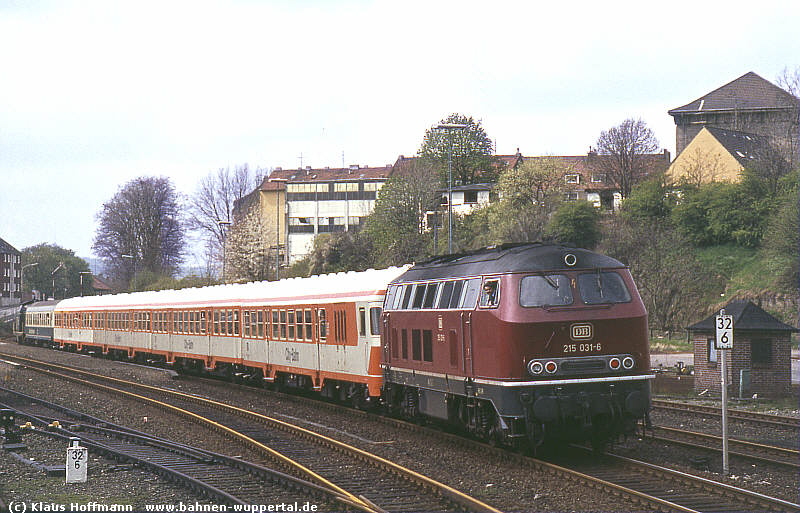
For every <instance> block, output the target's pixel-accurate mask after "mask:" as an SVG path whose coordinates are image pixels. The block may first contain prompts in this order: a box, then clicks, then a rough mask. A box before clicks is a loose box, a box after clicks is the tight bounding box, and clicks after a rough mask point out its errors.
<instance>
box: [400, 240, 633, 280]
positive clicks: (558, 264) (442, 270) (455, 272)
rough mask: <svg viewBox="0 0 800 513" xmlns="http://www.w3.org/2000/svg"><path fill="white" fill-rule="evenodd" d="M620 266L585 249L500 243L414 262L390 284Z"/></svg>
mask: <svg viewBox="0 0 800 513" xmlns="http://www.w3.org/2000/svg"><path fill="white" fill-rule="evenodd" d="M567 255H574V257H575V263H574V265H572V266H568V265H567V264H566V263H565V258H567ZM570 259H571V257H570ZM623 267H625V265H624V264H622V262H620V261H618V260H615V259H613V258H611V257H608V256H605V255H601V254H599V253H595V252H594V251H589V250H587V249H581V248H575V247H571V246H566V245H561V244H546V243H540V242H534V243H527V244H504V245H501V246H491V247H488V248H484V249H480V250H478V251H474V252H471V253H462V254H454V255H444V256H440V257H436V258H433V259H431V260H428V261H426V262H421V263H418V264H416V265H414V266H413V267H412V268H411V269H409V270H408V271H406V272H405V273H404V274H403V275H401V276H399V277H398V278H397V279H396V280H394V282H392V283H399V282H409V281H422V280H436V279H444V278H464V277H469V276H480V275H486V274H502V273H519V272H542V271H564V270H585V269H613V268H623Z"/></svg>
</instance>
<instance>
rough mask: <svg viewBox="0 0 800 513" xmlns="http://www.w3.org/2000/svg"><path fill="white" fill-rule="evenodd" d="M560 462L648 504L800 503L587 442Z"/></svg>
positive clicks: (712, 507)
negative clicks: (595, 448) (599, 451)
mask: <svg viewBox="0 0 800 513" xmlns="http://www.w3.org/2000/svg"><path fill="white" fill-rule="evenodd" d="M571 449H573V450H574V452H570V453H566V452H565V453H562V454H561V455H559V458H558V459H552V460H550V462H551V463H558V464H560V465H563V466H564V467H566V468H568V469H569V470H571V471H572V472H575V473H576V474H579V475H582V476H584V477H583V478H584V479H586V481H587V483H588V484H589V485H590V486H603V487H605V488H607V489H609V490H611V491H612V493H618V494H625V495H627V496H629V497H631V498H632V499H633V500H634V501H636V502H639V503H640V504H642V505H643V506H646V507H648V508H650V507H652V508H655V509H657V510H660V511H682V512H706V511H714V512H727V511H730V512H734V511H735V512H740V511H784V512H798V511H800V504H794V503H791V502H788V501H784V500H781V499H776V498H774V497H768V496H766V495H762V494H759V493H755V492H752V491H749V490H745V489H742V488H738V487H734V486H730V485H727V484H724V483H719V482H716V481H712V480H709V479H704V478H702V477H699V476H695V475H692V474H687V473H684V472H678V471H675V470H672V469H668V468H665V467H660V466H658V465H652V464H650V463H645V462H641V461H636V460H633V459H630V458H625V457H622V456H616V455H613V454H606V455H604V457H602V458H597V457H595V456H593V455H592V454H591V451H589V450H588V449H586V448H576V447H572V448H571Z"/></svg>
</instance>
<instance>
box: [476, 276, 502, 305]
mask: <svg viewBox="0 0 800 513" xmlns="http://www.w3.org/2000/svg"><path fill="white" fill-rule="evenodd" d="M499 301H500V280H486V281H485V282H483V290H482V291H481V302H480V305H481V306H482V307H484V308H494V307H496V306H497V304H498V302H499Z"/></svg>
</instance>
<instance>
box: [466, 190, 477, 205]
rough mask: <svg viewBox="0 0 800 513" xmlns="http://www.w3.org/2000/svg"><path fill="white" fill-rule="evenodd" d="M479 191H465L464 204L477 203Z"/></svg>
mask: <svg viewBox="0 0 800 513" xmlns="http://www.w3.org/2000/svg"><path fill="white" fill-rule="evenodd" d="M477 202H478V191H464V203H477Z"/></svg>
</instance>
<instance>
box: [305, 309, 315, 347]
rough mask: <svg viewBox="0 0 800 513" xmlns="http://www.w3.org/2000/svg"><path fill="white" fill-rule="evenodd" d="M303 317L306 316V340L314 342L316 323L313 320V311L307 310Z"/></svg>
mask: <svg viewBox="0 0 800 513" xmlns="http://www.w3.org/2000/svg"><path fill="white" fill-rule="evenodd" d="M303 315H304V316H305V326H306V340H313V337H312V335H313V332H314V321H313V320H312V316H311V309H308V308H307V309H305V310H304V311H303Z"/></svg>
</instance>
